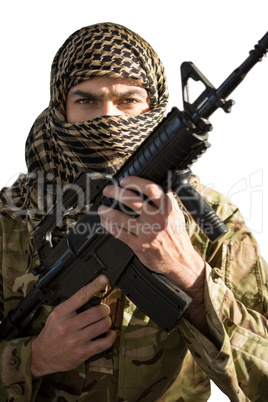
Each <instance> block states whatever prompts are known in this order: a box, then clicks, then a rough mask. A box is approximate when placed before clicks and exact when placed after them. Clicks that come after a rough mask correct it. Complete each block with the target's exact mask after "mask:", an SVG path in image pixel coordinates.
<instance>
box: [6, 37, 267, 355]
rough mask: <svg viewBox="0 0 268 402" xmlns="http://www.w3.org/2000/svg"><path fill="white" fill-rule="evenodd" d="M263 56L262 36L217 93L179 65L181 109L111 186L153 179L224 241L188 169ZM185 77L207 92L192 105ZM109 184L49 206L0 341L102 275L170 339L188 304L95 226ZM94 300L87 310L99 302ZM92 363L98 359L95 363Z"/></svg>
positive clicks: (85, 178)
mask: <svg viewBox="0 0 268 402" xmlns="http://www.w3.org/2000/svg"><path fill="white" fill-rule="evenodd" d="M267 49H268V32H267V33H266V34H265V35H264V37H263V38H262V39H261V40H260V41H259V42H258V44H257V45H256V46H255V48H254V50H251V51H250V53H249V56H248V58H247V59H246V60H245V61H244V62H243V63H242V64H241V65H240V67H238V68H237V69H236V70H235V71H234V72H233V73H232V74H231V75H230V76H229V77H228V78H227V79H226V80H225V81H224V82H223V84H222V85H221V86H220V87H219V88H218V89H215V88H214V87H213V85H212V84H211V83H210V82H209V81H208V80H207V79H206V78H205V77H204V76H203V75H202V74H201V72H200V71H199V70H198V69H197V68H196V66H195V65H194V64H193V63H190V62H185V63H183V64H182V65H181V77H182V89H183V101H184V109H185V110H184V111H183V112H181V111H179V110H178V109H177V108H175V107H174V108H173V109H172V110H171V112H169V114H168V115H167V117H166V118H165V119H164V120H163V121H162V122H161V123H160V125H159V126H158V127H157V128H156V129H155V130H154V131H153V132H152V133H151V134H150V135H149V137H148V138H147V139H146V140H145V141H144V142H143V143H142V144H141V145H140V147H139V148H138V149H137V151H136V152H134V154H133V155H132V156H131V157H130V158H129V159H128V160H127V161H126V163H125V164H124V165H123V167H122V168H121V169H120V170H119V172H118V173H117V174H116V175H115V176H114V177H113V179H112V181H113V183H115V184H117V185H119V183H120V180H121V179H122V178H123V177H125V176H130V175H132V176H139V177H143V178H146V179H149V180H152V181H153V182H155V183H157V184H159V185H161V186H162V188H163V189H164V190H165V191H167V190H172V191H174V192H175V193H176V194H177V195H178V196H179V198H180V200H181V202H182V204H183V205H184V207H185V208H186V209H187V211H188V212H189V213H190V215H191V216H192V217H193V219H194V220H195V221H196V222H197V224H198V225H199V227H200V228H201V230H202V231H203V232H204V233H205V234H206V235H207V237H208V238H209V240H210V241H211V242H213V241H215V240H217V239H218V238H219V237H221V236H222V235H224V234H225V233H226V231H227V228H226V227H225V225H224V224H223V222H222V221H221V220H220V219H219V218H218V216H217V215H216V214H215V212H214V210H213V209H212V208H211V207H210V206H209V205H208V204H207V203H206V202H205V200H204V199H203V198H202V197H201V196H200V195H199V194H198V193H197V192H196V191H195V189H194V188H193V187H191V186H190V185H189V183H188V180H189V177H190V175H191V171H190V166H191V165H192V163H193V162H194V161H195V160H196V159H197V158H198V157H200V156H201V155H202V154H203V153H204V152H205V151H206V150H207V148H208V147H209V146H210V145H209V143H208V131H211V130H212V126H211V124H210V122H209V120H208V118H209V116H210V115H212V114H213V112H214V111H215V110H216V109H218V108H222V109H223V110H224V111H225V112H230V110H231V106H232V104H233V101H232V100H226V98H227V97H228V96H229V95H230V94H231V92H232V91H233V90H234V89H235V88H236V87H237V86H238V85H239V84H240V83H241V81H242V80H243V79H244V77H245V75H246V74H247V73H248V72H249V71H250V69H251V68H252V67H253V66H254V65H255V64H256V63H257V62H258V61H260V60H261V59H262V57H263V55H265V53H266V52H267ZM190 78H192V79H193V80H195V81H201V82H203V84H204V85H205V89H204V91H203V92H202V93H201V94H200V96H199V97H198V98H197V99H196V100H195V102H194V103H192V104H191V103H190V102H189V100H188V98H187V95H186V93H187V89H188V81H189V79H190ZM109 183H111V179H110V178H109V177H105V176H102V175H100V174H98V173H90V172H85V173H82V174H80V175H79V176H78V178H77V180H76V182H75V184H76V185H75V188H74V186H72V185H71V186H70V188H69V189H67V190H66V191H65V192H64V194H63V196H62V199H61V200H60V202H58V203H57V204H56V205H55V206H54V207H53V212H52V213H51V212H50V213H48V214H47V215H46V216H45V217H44V219H43V220H42V221H41V222H40V224H39V226H38V227H37V230H36V233H35V241H36V246H37V250H38V252H39V257H40V261H41V264H40V266H39V267H38V268H36V269H35V270H34V273H35V274H38V275H39V279H38V281H37V283H36V284H35V286H34V288H33V290H32V291H31V292H30V293H29V294H28V295H27V296H26V297H25V299H24V300H23V301H22V302H21V303H20V304H19V305H18V307H16V308H15V309H14V310H12V311H10V312H9V314H8V315H7V317H6V318H5V319H4V320H3V322H2V323H1V325H0V338H2V339H13V338H15V337H18V336H21V335H22V334H23V332H24V331H25V329H26V327H27V326H28V325H29V324H30V322H31V321H32V320H33V318H34V316H35V314H36V312H37V311H38V309H39V307H40V306H41V305H42V304H46V305H51V306H52V305H56V304H58V303H59V302H60V301H61V300H63V299H67V298H69V297H70V296H72V295H73V294H74V293H75V292H76V291H77V290H78V289H80V288H81V287H82V286H84V285H86V284H87V283H89V282H90V281H92V280H93V279H94V278H95V277H96V276H98V275H99V274H100V273H104V274H105V275H106V276H107V277H108V279H109V281H110V284H111V287H112V288H113V287H114V286H118V287H119V288H120V289H121V290H122V291H123V292H124V293H125V294H126V295H127V296H128V297H129V298H130V299H131V300H132V301H133V302H134V303H135V304H136V305H137V306H138V307H139V308H140V309H141V310H142V311H143V312H144V313H145V314H146V315H148V316H149V317H150V318H151V319H152V320H154V321H155V322H156V323H157V324H158V325H159V326H160V327H162V328H163V329H164V330H166V331H168V332H169V331H171V330H172V329H173V328H174V327H175V325H176V323H177V322H178V319H179V318H180V316H181V315H182V314H183V313H184V311H185V310H186V309H187V307H188V305H189V304H190V302H191V298H190V297H189V296H188V295H186V294H185V293H184V292H183V291H182V290H181V289H179V288H177V287H176V286H174V285H173V284H172V283H170V282H169V281H168V280H167V279H166V278H165V277H164V276H163V275H160V274H156V273H154V272H152V271H151V270H149V269H147V268H146V267H145V266H144V265H143V264H141V262H140V261H139V260H138V258H137V257H136V256H135V254H134V253H133V252H132V251H131V250H130V248H129V247H128V246H126V245H125V244H124V243H122V242H121V241H120V240H118V239H116V238H115V237H113V236H111V235H110V234H109V233H108V232H107V231H106V230H105V229H104V228H103V227H102V226H101V225H100V220H99V217H98V215H97V212H96V211H97V209H98V206H99V205H100V203H101V202H104V199H103V196H102V190H103V188H104V187H105V186H106V185H107V184H109ZM87 190H89V194H90V200H89V204H90V205H91V208H90V209H89V211H88V212H87V213H84V215H83V216H82V218H81V219H80V220H79V221H78V222H77V223H76V224H75V225H74V227H73V228H72V229H71V230H70V232H69V233H68V234H66V235H65V237H64V238H63V239H62V240H61V241H60V242H59V243H58V244H57V245H56V246H55V247H54V248H53V247H52V246H51V245H50V242H49V241H48V240H47V237H48V234H49V233H50V232H51V230H52V229H53V228H54V227H55V225H56V221H57V219H56V218H57V216H59V212H60V211H62V210H63V208H64V209H66V208H70V207H71V206H72V205H74V204H75V203H77V199H78V198H79V197H80V196H83V194H84V193H85V191H87ZM106 201H107V200H106ZM105 296H106V295H105ZM100 300H101V298H96V297H95V298H93V299H92V300H91V301H90V302H89V303H88V304H87V305H86V306H85V308H89V307H91V306H92V305H95V304H98V303H100ZM101 355H102V354H101ZM98 357H100V355H97V356H96V357H93V359H94V358H98ZM93 359H91V360H93Z"/></svg>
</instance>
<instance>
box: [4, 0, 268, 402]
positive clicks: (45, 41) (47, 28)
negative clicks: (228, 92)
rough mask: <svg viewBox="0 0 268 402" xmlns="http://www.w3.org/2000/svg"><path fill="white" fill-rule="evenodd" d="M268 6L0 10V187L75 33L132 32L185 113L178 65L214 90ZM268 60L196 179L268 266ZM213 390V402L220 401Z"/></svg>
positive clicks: (231, 1) (121, 4) (209, 2)
mask: <svg viewBox="0 0 268 402" xmlns="http://www.w3.org/2000/svg"><path fill="white" fill-rule="evenodd" d="M267 15H268V4H267V1H266V0H255V1H251V0H244V1H239V0H237V1H235V0H225V1H221V2H219V1H215V0H214V1H213V0H202V1H200V0H187V1H186V0H184V1H176V0H165V1H163V2H160V1H155V0H153V1H150V0H147V1H146V0H135V1H127V0H122V1H121V0H119V1H110V0H100V1H91V0H87V1H86V0H77V1H73V0H72V1H71V0H46V1H44V2H39V1H33V0H24V1H21V0H15V1H14V0H13V1H10V2H4V1H3V2H1V5H0V35H1V37H0V40H1V42H0V43H1V48H0V49H1V59H0V80H1V81H0V82H1V83H0V89H1V95H0V102H1V103H0V111H1V120H0V121H1V143H0V144H1V147H0V187H3V186H6V185H10V184H12V182H13V181H14V180H15V178H16V177H17V175H18V173H19V172H22V171H23V172H24V171H25V163H24V144H25V139H26V137H27V134H28V132H29V130H30V128H31V125H32V123H33V122H34V120H35V118H36V117H37V116H38V114H39V113H40V112H41V111H42V110H43V109H45V108H46V107H47V105H48V101H49V75H50V66H51V62H52V59H53V57H54V55H55V53H56V51H57V50H58V48H59V47H60V46H61V45H62V43H63V42H64V40H65V39H66V38H67V37H68V36H69V35H70V34H71V33H73V32H74V31H75V30H77V29H79V28H81V27H82V26H85V25H90V24H93V23H96V22H103V21H111V22H117V23H120V24H122V25H125V26H127V27H128V28H130V29H132V30H134V31H136V32H137V33H139V34H140V35H141V36H143V37H144V38H145V39H146V40H147V41H148V42H149V43H151V45H152V46H153V47H154V48H155V50H156V51H157V53H158V54H159V56H160V58H161V59H162V61H163V63H164V65H165V67H166V71H167V76H168V83H169V89H170V93H171V101H170V107H172V106H177V107H178V108H179V109H182V97H181V82H180V64H181V63H182V62H183V61H192V62H194V63H195V64H196V65H197V67H198V68H199V69H200V70H201V72H202V73H203V74H204V75H205V76H206V77H207V78H208V79H209V81H210V82H211V83H212V84H213V85H214V86H215V87H218V86H219V85H220V84H221V83H222V82H223V81H224V80H225V79H226V78H227V76H228V75H229V74H230V73H231V72H232V71H233V70H234V69H235V68H236V67H238V66H239V65H240V64H241V63H242V62H243V61H244V59H245V58H246V57H247V56H248V52H249V51H250V50H251V49H252V48H253V47H254V45H255V44H256V42H257V41H258V40H259V39H260V38H261V37H262V36H263V35H264V34H265V33H266V32H267V29H268V23H267ZM267 94H268V60H267V58H264V59H263V61H262V62H261V63H257V65H256V66H255V67H254V68H253V69H252V70H251V71H250V72H249V74H248V75H247V77H246V78H245V80H244V81H243V82H242V84H241V85H240V86H239V87H238V88H237V89H236V90H235V91H234V92H233V94H232V96H231V98H232V99H234V100H235V101H236V104H235V106H234V107H233V111H232V113H231V114H225V113H224V112H223V111H222V110H218V111H217V112H216V113H215V114H214V115H213V116H212V117H211V118H210V121H211V123H212V124H213V126H214V130H213V131H212V133H211V134H210V143H211V144H212V146H211V148H210V149H209V150H208V151H207V153H206V154H205V155H204V156H203V157H202V159H201V160H200V161H198V162H197V163H196V164H195V165H194V167H193V171H194V172H195V173H196V174H198V175H199V176H200V177H201V179H202V182H203V183H204V184H206V185H209V186H211V187H213V188H215V189H217V190H218V191H220V192H222V193H224V194H226V195H227V196H228V197H229V198H230V199H231V201H233V202H234V203H235V204H237V205H239V207H240V209H241V211H242V213H243V215H244V217H245V219H246V222H247V224H248V226H249V227H250V229H251V230H252V231H253V233H254V235H255V236H256V237H257V239H258V242H259V244H260V246H261V249H262V253H263V255H264V257H265V258H266V259H268V251H267V250H268V248H267V246H266V242H265V240H266V238H267V233H268V212H267V208H265V207H266V206H267V197H268V184H267V177H268V163H267V151H268V149H267V148H268V147H267V136H268V129H267V106H268V101H267ZM227 400H228V398H226V397H225V396H224V395H223V394H221V393H219V391H218V390H217V389H216V388H215V387H213V393H212V397H211V398H210V401H227Z"/></svg>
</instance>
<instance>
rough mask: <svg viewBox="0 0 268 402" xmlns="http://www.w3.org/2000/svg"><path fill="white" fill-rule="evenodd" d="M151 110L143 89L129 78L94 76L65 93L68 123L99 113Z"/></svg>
mask: <svg viewBox="0 0 268 402" xmlns="http://www.w3.org/2000/svg"><path fill="white" fill-rule="evenodd" d="M149 109H150V101H149V98H148V93H147V91H146V89H145V88H144V87H143V86H141V85H139V84H136V83H135V82H133V80H130V79H121V78H112V77H95V78H92V79H90V80H87V81H83V82H81V83H80V84H77V85H75V86H73V87H72V88H71V89H70V91H69V93H68V96H67V102H66V118H67V121H68V122H69V123H78V122H84V121H89V120H93V119H95V118H96V117H101V116H119V115H130V116H137V115H139V114H142V113H144V112H147V111H148V110H149Z"/></svg>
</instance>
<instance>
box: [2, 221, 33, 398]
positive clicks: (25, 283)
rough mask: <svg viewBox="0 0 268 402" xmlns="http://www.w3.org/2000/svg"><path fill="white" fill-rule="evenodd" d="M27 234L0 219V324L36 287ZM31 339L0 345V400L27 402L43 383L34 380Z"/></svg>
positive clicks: (19, 226)
mask: <svg viewBox="0 0 268 402" xmlns="http://www.w3.org/2000/svg"><path fill="white" fill-rule="evenodd" d="M29 256H30V253H29V243H28V232H27V230H26V229H25V228H24V226H22V225H21V224H19V223H18V222H16V221H14V220H12V219H10V218H8V217H5V216H0V273H1V275H0V280H1V293H0V320H2V319H3V318H4V317H5V316H6V314H7V313H8V311H10V310H11V309H12V308H14V307H15V306H16V305H17V304H18V303H19V301H20V300H21V298H22V297H23V295H24V294H25V293H26V292H27V291H28V290H29V287H31V286H32V285H33V275H32V274H30V273H29V272H27V268H28V265H29ZM31 341H32V337H25V338H19V339H14V340H10V341H7V340H1V342H0V367H1V369H0V400H1V401H6V400H8V401H12V400H14V401H16V402H17V401H19V402H26V401H27V402H28V401H30V400H31V398H32V397H33V395H34V393H35V391H34V390H35V388H36V389H38V387H39V385H40V384H39V383H40V380H37V381H33V379H32V376H31V366H30V361H31Z"/></svg>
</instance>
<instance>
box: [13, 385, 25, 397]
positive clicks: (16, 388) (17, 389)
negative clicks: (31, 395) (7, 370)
mask: <svg viewBox="0 0 268 402" xmlns="http://www.w3.org/2000/svg"><path fill="white" fill-rule="evenodd" d="M13 389H14V391H15V392H16V394H18V395H22V394H23V388H22V386H21V385H20V384H14V385H13Z"/></svg>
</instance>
